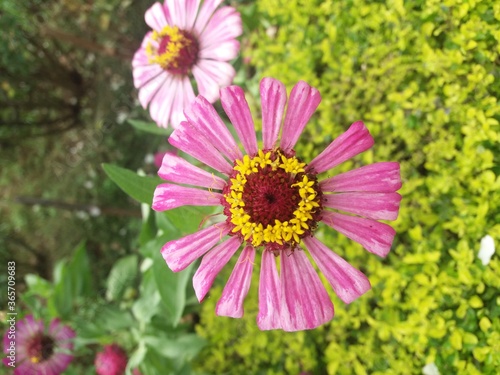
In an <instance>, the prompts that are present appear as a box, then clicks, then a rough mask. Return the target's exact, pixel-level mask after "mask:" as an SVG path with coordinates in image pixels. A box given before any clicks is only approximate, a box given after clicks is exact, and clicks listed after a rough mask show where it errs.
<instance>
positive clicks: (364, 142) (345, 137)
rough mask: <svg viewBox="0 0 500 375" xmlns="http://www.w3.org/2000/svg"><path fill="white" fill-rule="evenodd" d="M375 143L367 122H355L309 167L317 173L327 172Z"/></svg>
mask: <svg viewBox="0 0 500 375" xmlns="http://www.w3.org/2000/svg"><path fill="white" fill-rule="evenodd" d="M373 143H374V141H373V138H372V136H371V135H370V133H369V132H368V129H367V128H366V126H365V124H363V122H362V121H358V122H355V123H354V124H352V125H351V126H350V127H349V129H347V131H346V132H345V133H343V134H341V135H340V136H339V137H337V138H336V139H335V140H334V141H333V142H332V143H330V145H328V147H327V148H325V150H324V151H323V152H322V153H321V154H319V155H318V156H316V157H315V158H314V159H313V161H311V163H309V169H313V170H314V171H315V172H316V173H321V172H325V171H327V170H329V169H331V168H333V167H335V166H337V165H339V164H341V163H343V162H344V161H346V160H349V159H350V158H352V157H354V156H356V155H358V154H360V153H362V152H364V151H366V150H368V149H369V148H370V147H372V146H373Z"/></svg>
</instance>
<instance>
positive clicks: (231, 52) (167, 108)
mask: <svg viewBox="0 0 500 375" xmlns="http://www.w3.org/2000/svg"><path fill="white" fill-rule="evenodd" d="M221 2H222V0H205V1H203V4H201V6H200V0H166V1H165V3H164V4H163V5H162V4H160V3H155V4H154V5H153V6H152V7H151V8H149V9H148V10H147V11H146V15H145V20H146V23H147V24H148V25H149V27H151V28H152V29H153V30H152V31H150V32H148V33H147V34H146V36H145V37H144V40H143V41H142V45H141V47H140V48H139V50H137V52H136V53H135V55H134V58H133V61H132V67H133V76H134V85H135V87H136V88H138V89H139V101H140V103H141V105H142V106H143V107H144V108H147V107H148V105H149V112H150V114H151V118H152V119H153V120H154V121H155V122H156V123H157V124H158V125H159V126H161V127H167V126H168V124H171V125H172V126H173V127H176V126H177V125H178V124H179V123H180V122H181V121H182V120H184V115H183V112H182V110H183V109H184V107H186V106H187V105H188V104H189V103H191V101H192V100H193V99H194V98H195V95H194V92H193V87H192V85H191V81H190V78H191V76H193V77H194V79H195V80H196V85H197V87H198V92H199V93H200V94H201V95H203V96H204V97H205V98H206V99H207V100H208V101H210V102H211V103H213V102H215V101H216V100H217V99H218V98H219V89H220V87H223V86H227V85H229V84H231V82H232V81H233V78H234V76H235V74H236V73H235V70H234V68H233V67H232V66H231V65H230V64H229V63H228V61H229V60H232V59H234V58H235V57H236V56H237V54H238V51H239V49H240V44H239V42H238V41H237V40H236V39H235V38H236V37H238V36H239V35H241V32H242V25H241V17H240V14H239V13H238V12H237V11H236V9H234V8H232V7H228V6H226V7H222V8H219V9H218V10H216V9H217V7H218V6H219V4H220V3H221Z"/></svg>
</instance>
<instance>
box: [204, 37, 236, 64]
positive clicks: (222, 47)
mask: <svg viewBox="0 0 500 375" xmlns="http://www.w3.org/2000/svg"><path fill="white" fill-rule="evenodd" d="M202 48H203V49H200V53H199V58H201V59H213V60H218V61H229V60H232V59H234V58H236V57H237V56H238V52H239V51H240V42H239V41H237V40H236V39H231V40H227V41H225V42H220V43H217V44H212V45H211V46H208V47H202Z"/></svg>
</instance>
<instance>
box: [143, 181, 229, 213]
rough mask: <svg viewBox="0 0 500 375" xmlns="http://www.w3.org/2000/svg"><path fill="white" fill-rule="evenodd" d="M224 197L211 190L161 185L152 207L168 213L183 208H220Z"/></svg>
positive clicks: (156, 192) (157, 189) (158, 187)
mask: <svg viewBox="0 0 500 375" xmlns="http://www.w3.org/2000/svg"><path fill="white" fill-rule="evenodd" d="M222 197H223V196H222V194H219V193H214V192H213V191H209V190H202V189H197V188H190V187H185V186H179V185H173V184H160V185H158V186H157V187H156V189H155V192H154V195H153V204H152V205H151V207H152V208H153V210H155V211H166V210H171V209H173V208H177V207H181V206H219V205H220V200H221V198H222Z"/></svg>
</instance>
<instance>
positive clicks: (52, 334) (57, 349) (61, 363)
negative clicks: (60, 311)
mask: <svg viewBox="0 0 500 375" xmlns="http://www.w3.org/2000/svg"><path fill="white" fill-rule="evenodd" d="M8 333H9V332H7V333H6V334H5V336H4V339H3V343H4V352H5V353H9V352H10V347H11V346H12V344H11V342H12V341H14V342H15V359H16V361H15V362H16V367H15V369H14V375H26V374H46V375H59V374H61V373H62V372H63V371H64V370H65V369H66V367H68V365H69V364H70V362H71V361H72V360H73V356H72V355H71V351H72V350H73V342H72V339H73V338H74V337H75V332H74V331H73V330H72V329H71V328H69V327H67V326H64V325H62V324H61V323H60V321H59V319H53V320H52V322H51V323H50V326H49V327H45V326H44V324H43V322H42V321H41V320H35V319H34V318H33V316H32V315H28V316H26V317H25V318H24V319H23V320H20V321H18V322H17V323H16V330H15V338H14V339H12V338H10V337H9V335H8ZM7 355H9V354H7ZM3 362H4V364H8V362H9V359H8V358H5V359H4V360H3Z"/></svg>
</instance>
